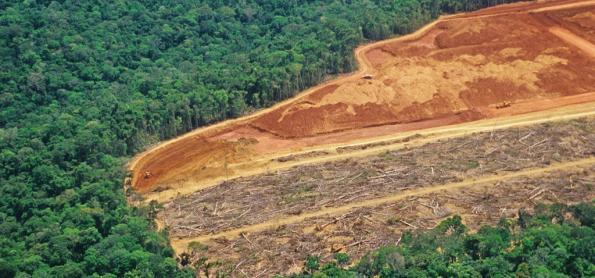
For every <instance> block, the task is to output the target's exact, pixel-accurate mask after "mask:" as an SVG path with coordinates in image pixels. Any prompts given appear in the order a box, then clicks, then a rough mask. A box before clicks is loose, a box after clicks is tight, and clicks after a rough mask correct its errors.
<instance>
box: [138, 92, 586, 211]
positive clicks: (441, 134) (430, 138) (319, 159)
mask: <svg viewBox="0 0 595 278" xmlns="http://www.w3.org/2000/svg"><path fill="white" fill-rule="evenodd" d="M592 115H595V102H593V103H586V104H581V105H575V106H571V107H565V108H560V109H553V110H547V111H543V112H537V113H530V114H523V115H516V116H512V117H507V118H493V119H487V120H480V121H475V122H467V123H463V124H459V125H453V126H444V127H438V128H432V129H425V130H417V131H411V132H403V133H399V134H397V135H393V136H384V137H381V138H373V139H369V140H360V141H356V142H351V143H350V144H335V145H326V146H320V147H316V148H309V149H305V150H302V151H299V152H291V153H277V154H274V155H271V156H266V157H263V158H260V159H258V160H253V161H250V162H249V166H250V168H251V169H252V168H256V169H255V170H251V171H242V172H241V173H240V174H234V175H230V176H228V177H219V178H215V179H210V180H202V181H201V182H200V183H188V184H186V185H185V186H184V187H180V188H176V189H175V190H165V191H161V192H151V193H147V194H145V195H144V196H143V197H144V202H146V203H148V202H150V201H157V202H158V203H166V202H168V201H170V200H172V199H173V198H176V197H180V196H185V195H188V194H191V193H193V192H196V191H200V190H203V189H206V188H209V187H212V186H217V185H219V184H220V183H222V182H225V180H228V179H235V178H240V177H247V176H253V175H257V174H262V173H264V172H273V171H278V170H284V169H288V168H291V167H295V166H300V165H306V164H316V163H324V162H328V161H335V160H341V159H347V158H356V157H364V156H370V155H376V154H379V153H382V152H386V151H392V150H398V149H403V148H412V147H416V146H421V145H424V144H427V143H431V142H436V141H439V140H445V139H450V138H455V137H461V136H465V135H469V134H472V133H477V132H486V131H494V130H498V129H505V128H512V127H521V126H529V125H534V124H540V123H545V122H558V121H566V120H571V119H578V118H581V117H586V116H592ZM413 136H415V137H419V138H418V139H413V140H407V138H411V137H413ZM399 140H405V141H406V142H402V143H392V144H387V145H384V144H382V143H383V142H390V141H399ZM369 144H378V145H380V146H377V147H368V148H365V149H362V150H357V151H349V152H345V153H340V152H338V151H337V150H338V149H341V148H351V147H357V146H364V145H369ZM312 152H323V153H328V154H326V155H319V156H315V157H307V158H303V159H298V160H296V161H289V162H279V161H278V160H279V158H282V157H286V156H288V155H304V154H308V153H312ZM255 165H257V166H259V167H254V166H255ZM230 166H232V165H230Z"/></svg>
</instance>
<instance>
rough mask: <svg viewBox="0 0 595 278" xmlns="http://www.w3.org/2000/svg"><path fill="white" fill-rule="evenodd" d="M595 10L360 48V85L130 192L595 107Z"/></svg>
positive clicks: (194, 147)
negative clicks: (344, 147)
mask: <svg viewBox="0 0 595 278" xmlns="http://www.w3.org/2000/svg"><path fill="white" fill-rule="evenodd" d="M594 5H595V1H552V2H547V1H546V2H539V3H533V4H515V5H505V6H502V7H496V8H490V9H486V10H482V11H479V12H475V13H470V14H464V15H457V16H449V17H444V18H442V19H440V20H438V21H436V22H433V23H431V24H429V25H427V26H426V27H424V28H422V29H421V30H419V31H418V32H416V33H414V34H411V35H408V36H403V37H400V38H395V39H390V40H387V41H383V42H378V43H374V44H370V45H366V46H363V47H360V48H358V49H357V50H356V53H355V55H356V58H357V59H358V61H359V63H360V66H361V67H360V70H359V71H358V72H356V73H354V74H351V75H348V76H345V77H342V78H339V79H336V80H332V81H329V82H327V83H325V84H322V85H320V86H317V87H314V88H312V89H310V90H308V91H306V92H304V93H302V94H300V95H299V96H298V97H296V98H294V99H292V100H288V101H286V102H283V103H281V104H279V105H276V106H274V107H273V108H271V109H266V110H264V111H261V112H259V113H256V114H254V115H251V116H248V117H245V118H242V119H237V120H233V121H228V122H225V123H222V124H218V125H215V126H212V127H208V128H204V129H201V130H198V131H195V132H192V133H191V134H189V135H186V136H183V137H181V138H178V139H175V140H172V141H170V142H166V143H164V144H161V145H159V146H157V147H155V148H153V149H151V150H149V151H147V152H145V153H143V154H141V155H139V156H138V157H137V159H135V160H134V161H133V162H132V163H131V165H130V168H131V172H132V175H133V176H132V180H131V185H132V187H133V188H134V189H135V190H136V191H137V192H139V193H141V194H154V193H156V192H168V191H172V192H174V190H177V189H181V188H186V187H191V188H194V187H196V185H197V184H202V183H206V182H208V181H210V180H214V179H223V178H227V177H229V176H241V175H245V174H251V173H254V172H257V171H266V170H267V169H263V168H258V167H260V166H262V165H261V164H258V163H252V162H254V161H258V160H259V159H265V158H268V157H270V156H271V155H273V154H283V155H285V154H287V153H292V152H301V151H304V150H305V149H308V148H315V147H317V146H322V145H326V144H347V143H351V142H353V141H356V140H363V139H370V138H372V137H380V136H386V135H391V134H395V132H403V131H409V130H419V129H425V128H430V127H439V126H445V125H452V124H460V123H464V122H469V121H474V120H479V119H486V118H493V117H502V116H510V115H517V114H522V113H528V112H533V111H541V110H545V109H551V108H555V107H559V106H564V105H572V104H577V103H585V102H593V101H595V82H594V81H595V59H593V58H592V57H593V56H592V55H593V53H591V52H589V51H590V49H592V48H593V44H592V42H593V41H592V38H591V33H592V29H593V28H590V27H589V26H591V25H589V24H592V23H593V17H592V16H591V14H592V11H593V6H594ZM558 8H563V10H558ZM539 9H544V10H543V11H539ZM552 28H553V29H552ZM552 30H553V31H552ZM576 38H579V39H580V40H577V39H576ZM585 42H586V44H585ZM366 76H367V77H366ZM368 78H369V79H368ZM238 165H241V167H237V166H238ZM250 165H254V167H251V166H250ZM234 167H236V168H234ZM175 192H177V191H175ZM170 195H171V194H170Z"/></svg>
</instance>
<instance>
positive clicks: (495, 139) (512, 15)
mask: <svg viewBox="0 0 595 278" xmlns="http://www.w3.org/2000/svg"><path fill="white" fill-rule="evenodd" d="M594 6H595V1H558V2H555V1H551V2H550V1H546V2H536V3H524V4H517V5H506V6H501V7H495V8H490V9H485V10H480V11H477V12H474V13H468V14H460V15H453V16H446V17H442V18H440V19H439V20H437V21H435V22H433V23H431V24H429V25H427V26H425V27H423V28H422V29H420V30H418V31H417V32H415V33H412V34H410V35H407V36H403V37H399V38H394V39H389V40H386V41H381V42H377V43H373V44H369V45H365V46H361V47H359V48H358V49H356V51H355V57H356V59H357V60H358V62H359V64H360V69H359V71H357V72H355V73H353V74H350V75H347V76H343V77H340V78H337V79H334V80H330V81H328V82H326V83H324V84H321V85H319V86H317V87H314V88H311V89H310V90H307V91H305V92H303V93H301V94H300V95H299V96H297V97H295V98H293V99H290V100H288V101H285V102H282V103H280V104H278V105H275V106H273V107H271V108H269V109H266V110H263V111H260V112H257V113H255V114H253V115H250V116H246V117H243V118H240V119H236V120H232V121H227V122H223V123H221V124H217V125H214V126H210V127H206V128H203V129H199V130H197V131H194V132H191V133H189V134H187V135H185V136H182V137H180V138H177V139H174V140H172V141H169V142H164V143H163V144H161V145H158V146H156V147H155V148H153V149H151V150H148V151H146V152H145V153H143V154H141V155H139V156H138V157H137V158H136V159H135V160H134V161H133V162H132V163H131V165H130V170H131V173H132V178H131V180H130V183H129V184H128V186H129V187H130V188H131V189H133V190H132V191H130V192H131V193H130V194H129V200H130V201H131V202H137V203H138V202H149V201H153V202H155V201H156V202H157V203H158V206H154V207H159V210H158V214H157V219H158V221H159V225H160V227H164V228H167V229H168V231H169V235H170V239H171V241H172V246H173V247H174V249H175V251H176V252H177V254H178V255H180V254H184V256H185V259H187V260H189V262H202V263H205V262H206V261H201V260H203V258H207V259H208V260H209V262H216V263H213V264H214V265H216V267H215V268H214V269H213V271H214V272H215V271H221V273H228V274H231V275H238V276H260V275H264V276H270V275H273V274H278V273H286V274H287V273H295V272H296V271H299V270H300V269H301V266H303V260H304V258H305V256H307V255H311V254H315V255H317V256H319V257H320V258H322V260H323V261H325V260H326V261H328V260H329V258H331V257H332V255H333V253H337V252H345V253H348V254H349V255H350V256H351V257H352V258H359V257H361V256H362V255H364V254H365V252H367V250H370V249H371V248H377V247H379V246H383V245H387V244H398V240H399V238H400V236H401V235H402V234H403V233H404V232H405V231H408V230H423V229H430V228H432V227H434V226H435V225H437V224H438V223H439V222H440V221H441V220H443V219H445V218H446V217H448V216H450V215H453V214H458V215H461V216H462V219H463V221H464V222H465V223H466V224H467V225H468V226H469V227H470V228H472V229H474V228H478V227H480V226H481V225H484V224H493V223H495V222H497V221H498V220H499V219H500V218H501V217H515V213H517V212H518V210H519V209H529V208H531V207H533V206H534V205H535V204H536V203H555V202H558V203H566V204H570V203H576V202H583V201H590V200H592V199H593V198H594V197H595V194H594V192H593V189H592V186H593V183H594V182H595V181H594V179H595V176H594V175H595V168H594V167H595V135H594V134H595V59H594V57H595V45H593V43H594V42H595V41H594V38H595V35H594V33H593V28H592V27H593V26H595V25H594V24H595V21H594V19H595V17H593V12H594V11H593V7H594ZM153 204H156V203H153ZM215 269H216V270H215ZM214 272H213V273H214Z"/></svg>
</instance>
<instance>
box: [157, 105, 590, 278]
mask: <svg viewBox="0 0 595 278" xmlns="http://www.w3.org/2000/svg"><path fill="white" fill-rule="evenodd" d="M361 147H362V148H365V147H366V146H365V145H362V146H361ZM594 185H595V118H594V117H588V118H581V119H577V120H571V121H561V122H553V123H544V124H539V125H533V126H526V127H521V128H509V129H503V130H496V131H493V132H483V133H478V134H472V135H468V136H465V137H460V138H452V139H447V140H441V141H440V142H434V143H430V144H427V145H423V146H419V147H414V148H410V149H407V150H398V151H390V152H385V153H382V154H379V155H375V156H369V157H361V158H351V159H347V160H339V161H333V162H327V163H322V164H318V165H309V166H298V167H294V168H291V169H287V170H284V171H279V172H276V173H271V174H262V175H257V176H252V177H244V178H239V179H234V180H231V181H229V182H226V183H224V184H221V185H219V186H216V187H212V188H210V189H206V190H202V191H200V192H197V193H194V194H192V195H189V196H183V197H179V198H176V199H175V200H173V201H172V202H169V203H167V204H165V205H164V208H163V210H162V211H161V212H160V213H159V219H160V222H161V223H163V224H165V226H167V227H169V232H170V235H171V240H172V244H173V246H174V248H175V249H176V251H177V252H178V254H181V253H183V252H188V253H189V254H190V255H191V259H192V260H193V261H197V260H199V259H200V258H201V257H203V256H204V257H207V258H209V260H208V262H217V264H218V267H216V268H214V269H213V270H215V269H217V270H219V271H223V272H227V273H232V274H233V275H235V276H246V277H253V276H255V275H258V274H261V275H264V276H265V277H266V276H270V275H272V274H275V273H288V272H291V271H296V270H299V269H300V267H301V266H302V264H303V259H304V258H305V257H306V256H307V255H309V254H315V255H320V256H321V257H323V258H326V259H328V258H331V256H332V254H333V253H335V252H347V253H348V254H350V256H351V257H352V258H359V257H360V256H362V255H363V254H365V252H366V251H368V250H370V249H371V248H376V247H379V246H381V245H386V244H394V243H396V242H398V241H399V237H400V235H401V234H402V233H403V232H404V231H406V230H416V229H429V228H432V227H434V226H435V225H436V224H438V223H439V222H440V221H441V220H443V219H445V218H446V217H448V216H452V215H453V214H458V215H461V216H462V217H463V219H464V222H465V223H466V224H467V225H468V226H469V227H470V228H472V229H475V228H477V227H479V226H480V225H483V224H494V223H495V222H497V221H498V220H499V219H500V218H501V217H514V216H515V215H516V213H517V212H518V209H520V208H523V209H530V208H531V207H533V206H534V204H536V203H551V202H562V203H575V202H580V201H590V200H592V199H593V198H595V191H593V186H594Z"/></svg>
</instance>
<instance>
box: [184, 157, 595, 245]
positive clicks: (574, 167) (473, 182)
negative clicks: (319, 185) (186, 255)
mask: <svg viewBox="0 0 595 278" xmlns="http://www.w3.org/2000/svg"><path fill="white" fill-rule="evenodd" d="M593 164H595V157H591V158H587V159H582V160H578V161H572V162H566V163H560V164H554V165H552V166H549V167H545V168H536V169H530V170H524V171H518V172H512V173H507V174H500V175H490V176H485V177H481V178H476V179H469V180H463V181H461V182H455V183H447V184H443V185H437V186H431V187H426V188H422V189H418V190H410V191H407V192H403V193H398V194H394V195H389V196H386V197H382V198H377V199H369V200H365V201H361V202H354V203H349V204H345V205H343V206H340V207H332V208H323V209H320V210H318V211H314V212H309V213H304V214H300V215H296V216H284V217H283V218H278V219H273V220H270V221H267V222H263V223H259V224H255V225H250V226H244V227H241V228H237V229H233V230H228V231H222V232H219V233H216V234H209V235H202V236H198V237H194V238H184V239H181V240H173V241H172V247H173V248H174V250H176V252H178V253H181V252H183V251H184V250H186V248H187V246H188V243H190V242H193V241H197V242H206V241H209V240H212V239H215V238H221V237H227V238H234V237H238V236H240V235H241V234H242V233H254V232H258V231H262V230H268V229H274V228H275V227H279V226H282V225H288V224H292V223H296V222H301V221H304V220H306V219H309V218H313V217H320V216H323V215H338V214H342V213H346V212H348V211H349V210H352V209H356V208H362V207H375V206H379V205H383V204H386V203H391V202H395V201H399V200H403V199H405V198H408V197H412V196H419V195H427V194H430V193H434V192H438V191H447V190H454V189H460V188H464V187H471V186H474V187H477V186H482V184H486V183H490V182H495V181H503V180H507V179H512V178H517V177H521V176H536V175H543V174H545V173H548V172H553V171H557V170H571V171H582V167H587V166H590V165H593Z"/></svg>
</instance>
